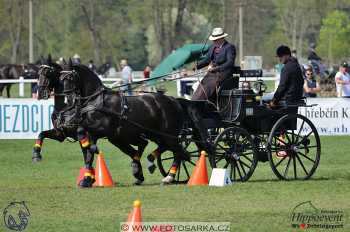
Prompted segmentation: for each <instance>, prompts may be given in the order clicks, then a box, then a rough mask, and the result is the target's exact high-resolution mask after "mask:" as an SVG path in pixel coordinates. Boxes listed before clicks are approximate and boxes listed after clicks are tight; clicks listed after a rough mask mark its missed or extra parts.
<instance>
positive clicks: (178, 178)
mask: <svg viewBox="0 0 350 232" xmlns="http://www.w3.org/2000/svg"><path fill="white" fill-rule="evenodd" d="M180 172H181V164H180V165H179V170H177V182H179V180H180Z"/></svg>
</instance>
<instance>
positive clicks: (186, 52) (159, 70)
mask: <svg viewBox="0 0 350 232" xmlns="http://www.w3.org/2000/svg"><path fill="white" fill-rule="evenodd" d="M209 47H210V45H208V44H186V45H184V46H182V47H181V48H178V49H176V50H175V51H173V52H172V53H171V54H170V55H169V56H167V57H166V58H165V59H164V60H163V61H162V62H161V63H160V64H159V65H158V66H157V67H156V68H155V69H154V71H153V72H152V74H151V78H156V77H161V76H165V75H167V74H170V73H171V72H173V71H175V70H177V69H179V68H181V67H182V66H183V65H185V64H188V63H191V62H193V61H195V60H198V59H200V58H201V56H202V55H203V54H206V53H207V51H208V49H209Z"/></svg>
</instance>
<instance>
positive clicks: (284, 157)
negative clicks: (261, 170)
mask: <svg viewBox="0 0 350 232" xmlns="http://www.w3.org/2000/svg"><path fill="white" fill-rule="evenodd" d="M287 157H288V156H283V158H282V159H281V160H280V161H278V163H277V164H276V165H275V167H276V169H277V167H278V166H279V165H280V164H281V163H282V162H283V160H285V159H286V158H287Z"/></svg>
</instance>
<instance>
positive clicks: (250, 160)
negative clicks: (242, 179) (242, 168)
mask: <svg viewBox="0 0 350 232" xmlns="http://www.w3.org/2000/svg"><path fill="white" fill-rule="evenodd" d="M241 157H244V158H246V159H247V160H249V162H251V163H253V160H252V159H250V158H249V157H247V156H246V155H243V154H242V155H241Z"/></svg>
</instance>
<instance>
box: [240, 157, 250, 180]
mask: <svg viewBox="0 0 350 232" xmlns="http://www.w3.org/2000/svg"><path fill="white" fill-rule="evenodd" d="M238 163H239V166H241V169H242V171H243V173H244V176H247V172H246V171H245V169H244V167H243V165H242V163H241V160H238ZM248 168H249V167H248Z"/></svg>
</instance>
